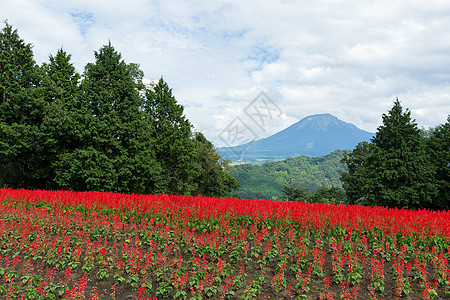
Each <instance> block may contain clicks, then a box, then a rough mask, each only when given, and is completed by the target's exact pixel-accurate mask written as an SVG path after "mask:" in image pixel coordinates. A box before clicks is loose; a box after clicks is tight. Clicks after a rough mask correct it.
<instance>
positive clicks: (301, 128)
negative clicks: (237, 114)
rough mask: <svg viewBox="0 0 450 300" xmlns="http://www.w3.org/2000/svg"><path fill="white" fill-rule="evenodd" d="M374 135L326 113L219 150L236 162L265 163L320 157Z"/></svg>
mask: <svg viewBox="0 0 450 300" xmlns="http://www.w3.org/2000/svg"><path fill="white" fill-rule="evenodd" d="M372 137H373V133H370V132H367V131H364V130H361V129H359V128H358V127H356V126H355V125H353V124H350V123H347V122H344V121H342V120H340V119H338V118H336V117H335V116H333V115H331V114H328V113H326V114H318V115H312V116H308V117H306V118H303V119H302V120H300V121H298V122H297V123H295V124H293V125H291V126H289V127H287V128H286V129H284V130H282V131H280V132H278V133H276V134H274V135H271V136H269V137H267V138H263V139H259V140H256V141H253V142H250V143H247V144H243V145H239V146H235V147H223V148H220V149H219V150H218V153H219V154H220V155H222V157H224V158H226V159H229V160H231V161H234V162H241V163H242V162H249V163H263V162H268V161H274V160H280V159H285V158H288V157H294V156H300V155H306V156H315V157H317V156H323V155H326V154H328V153H331V152H333V151H336V150H351V149H353V148H354V147H355V146H356V145H357V144H358V143H359V142H362V141H369V140H370V139H371V138H372Z"/></svg>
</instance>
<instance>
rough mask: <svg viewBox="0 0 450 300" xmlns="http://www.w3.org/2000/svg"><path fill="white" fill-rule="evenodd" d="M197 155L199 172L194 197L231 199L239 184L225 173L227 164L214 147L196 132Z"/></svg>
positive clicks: (227, 168) (227, 167)
mask: <svg viewBox="0 0 450 300" xmlns="http://www.w3.org/2000/svg"><path fill="white" fill-rule="evenodd" d="M194 142H195V148H196V153H197V160H196V162H197V165H198V166H199V170H200V172H199V173H198V177H197V179H196V182H197V189H196V190H195V192H193V194H194V195H197V194H198V195H204V196H217V197H231V196H233V194H232V192H235V191H237V190H238V189H239V182H238V181H237V180H236V179H235V178H234V177H233V176H231V175H230V174H229V173H227V172H226V171H228V170H229V168H230V167H229V162H228V161H225V160H222V159H221V157H220V155H219V154H217V152H216V151H215V149H214V145H213V144H212V143H211V142H210V141H208V140H207V139H206V138H205V136H204V135H203V134H202V133H200V132H196V133H195V137H194Z"/></svg>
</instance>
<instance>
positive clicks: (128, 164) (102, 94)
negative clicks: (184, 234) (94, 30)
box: [55, 44, 161, 193]
mask: <svg viewBox="0 0 450 300" xmlns="http://www.w3.org/2000/svg"><path fill="white" fill-rule="evenodd" d="M95 58H96V62H95V63H90V64H88V65H87V66H86V68H85V72H84V78H83V81H82V83H81V85H80V91H81V92H80V93H78V96H77V97H76V99H75V102H74V110H75V112H76V116H75V118H74V127H75V128H77V129H76V130H75V131H74V132H72V145H74V146H75V148H74V149H68V150H69V151H67V152H65V153H62V154H60V155H59V160H58V162H57V163H56V167H57V168H56V177H55V181H56V182H57V183H58V185H59V186H61V187H62V188H66V189H74V190H95V191H114V192H123V193H130V192H134V193H144V192H149V190H148V189H149V187H151V188H152V190H153V189H155V188H157V187H158V181H159V180H160V179H159V178H160V177H159V174H160V172H161V171H160V167H159V164H158V163H157V162H156V160H155V158H154V152H153V151H152V150H153V139H152V137H151V136H152V128H151V127H149V126H148V125H147V123H146V122H145V119H144V118H143V114H142V112H141V110H140V107H141V99H140V97H139V93H138V91H137V89H136V88H135V82H134V79H135V78H134V76H133V73H132V72H131V70H134V69H133V67H130V66H129V65H127V64H126V63H125V62H124V61H123V60H122V58H121V55H120V54H119V53H118V52H116V51H115V49H114V48H113V47H112V46H111V44H109V45H107V46H104V47H102V48H101V49H100V51H99V52H95Z"/></svg>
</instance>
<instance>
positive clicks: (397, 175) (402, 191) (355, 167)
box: [342, 99, 436, 208]
mask: <svg viewBox="0 0 450 300" xmlns="http://www.w3.org/2000/svg"><path fill="white" fill-rule="evenodd" d="M344 161H345V162H347V164H348V167H349V171H348V172H347V173H345V174H343V176H342V180H343V181H344V187H345V188H346V191H347V195H348V197H349V199H351V201H355V199H360V201H361V199H363V200H362V201H361V202H362V203H363V204H372V205H381V206H388V207H404V208H421V207H422V208H423V207H426V208H433V205H434V204H433V203H432V201H433V199H434V197H435V193H436V184H435V183H434V182H433V179H434V173H433V168H432V166H431V164H430V156H429V154H428V152H427V149H426V147H425V143H424V139H423V137H422V135H421V134H420V130H419V128H418V127H417V124H416V123H415V122H414V121H413V120H412V119H411V112H410V111H409V110H408V109H407V110H406V111H403V108H402V107H401V105H400V102H399V101H398V99H397V100H396V101H395V102H394V106H393V108H392V109H391V110H390V111H389V112H388V113H387V114H383V125H382V126H380V127H379V128H378V130H377V133H376V135H375V137H374V138H373V140H372V145H371V146H368V145H366V147H364V146H363V145H360V146H359V148H358V147H357V148H356V149H355V150H354V151H353V152H352V153H351V154H349V155H347V157H346V158H344Z"/></svg>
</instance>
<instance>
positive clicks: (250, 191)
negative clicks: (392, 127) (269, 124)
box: [230, 151, 345, 199]
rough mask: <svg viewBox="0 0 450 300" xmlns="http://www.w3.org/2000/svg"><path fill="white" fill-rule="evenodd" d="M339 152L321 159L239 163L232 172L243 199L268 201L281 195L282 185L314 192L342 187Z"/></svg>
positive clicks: (301, 157)
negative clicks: (255, 163) (332, 187)
mask: <svg viewBox="0 0 450 300" xmlns="http://www.w3.org/2000/svg"><path fill="white" fill-rule="evenodd" d="M341 158H342V151H335V152H332V153H330V154H328V155H325V156H321V157H308V156H299V157H293V158H287V159H285V160H282V161H273V162H267V163H264V164H263V165H260V166H259V165H254V164H241V165H235V166H233V168H232V169H231V171H230V173H231V175H232V176H233V177H234V178H236V179H237V180H238V181H239V182H240V184H241V188H240V189H239V196H241V197H243V198H249V199H251V198H257V199H271V198H273V197H277V198H280V197H281V196H283V193H282V192H281V190H282V188H283V186H282V185H283V184H286V185H292V186H297V185H301V186H303V187H305V188H306V189H307V191H309V192H311V193H313V192H315V191H316V190H317V188H319V187H320V186H328V187H331V186H339V187H340V186H341V182H340V180H339V175H340V174H341V173H342V172H344V171H345V165H344V164H343V163H341V162H340V160H341Z"/></svg>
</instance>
